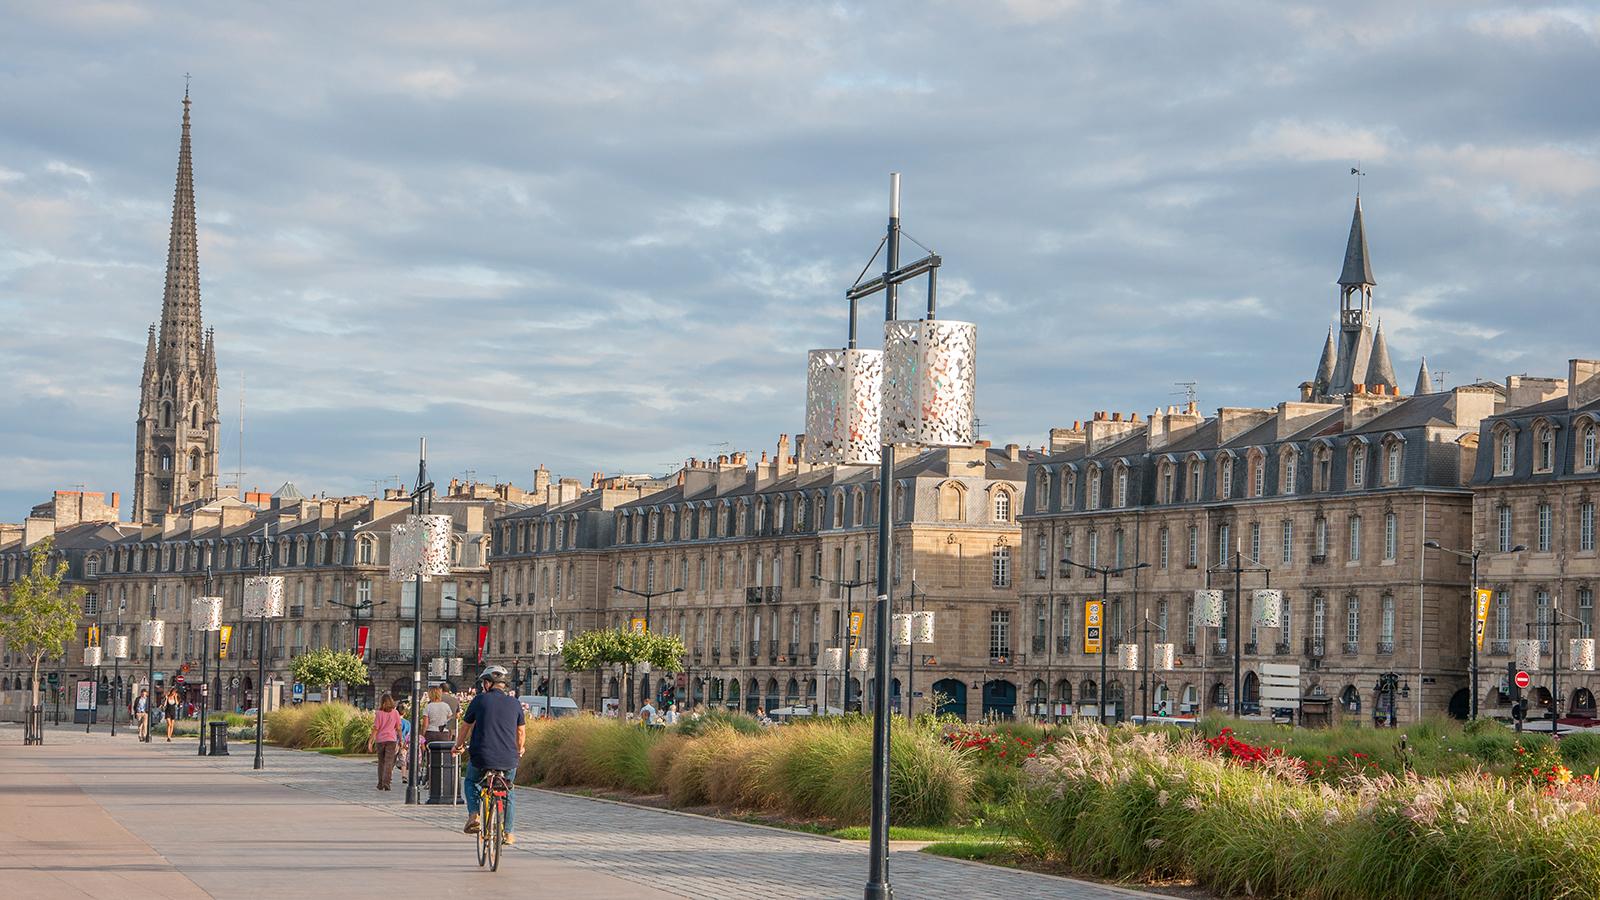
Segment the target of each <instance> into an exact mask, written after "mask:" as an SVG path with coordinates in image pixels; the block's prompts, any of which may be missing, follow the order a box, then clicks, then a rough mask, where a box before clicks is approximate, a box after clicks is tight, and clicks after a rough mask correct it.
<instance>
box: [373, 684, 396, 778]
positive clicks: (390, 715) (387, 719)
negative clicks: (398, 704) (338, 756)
mask: <svg viewBox="0 0 1600 900" xmlns="http://www.w3.org/2000/svg"><path fill="white" fill-rule="evenodd" d="M400 721H401V719H400V713H398V712H396V711H395V708H394V697H392V696H391V695H389V694H388V693H387V692H385V693H384V695H383V699H382V700H380V701H378V711H377V712H375V713H373V714H372V736H371V737H369V738H367V752H368V753H372V752H373V751H374V750H376V751H377V754H378V790H380V791H387V790H390V787H389V781H390V779H391V778H393V777H394V763H395V758H396V757H397V756H398V755H399V752H400Z"/></svg>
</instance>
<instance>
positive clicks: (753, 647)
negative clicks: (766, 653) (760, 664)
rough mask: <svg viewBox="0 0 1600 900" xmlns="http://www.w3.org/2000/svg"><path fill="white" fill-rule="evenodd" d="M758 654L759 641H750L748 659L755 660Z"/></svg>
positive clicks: (759, 651)
mask: <svg viewBox="0 0 1600 900" xmlns="http://www.w3.org/2000/svg"><path fill="white" fill-rule="evenodd" d="M760 655H761V642H760V641H751V642H750V661H751V662H755V661H756V657H758V656H760Z"/></svg>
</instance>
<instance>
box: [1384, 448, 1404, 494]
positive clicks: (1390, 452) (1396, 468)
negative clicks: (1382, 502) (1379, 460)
mask: <svg viewBox="0 0 1600 900" xmlns="http://www.w3.org/2000/svg"><path fill="white" fill-rule="evenodd" d="M1404 450H1405V445H1404V444H1402V443H1401V442H1400V441H1398V440H1391V441H1389V442H1388V443H1387V444H1385V445H1384V448H1383V483H1384V484H1387V485H1389V486H1390V487H1394V486H1395V485H1397V484H1399V483H1400V461H1401V454H1402V453H1403V452H1404Z"/></svg>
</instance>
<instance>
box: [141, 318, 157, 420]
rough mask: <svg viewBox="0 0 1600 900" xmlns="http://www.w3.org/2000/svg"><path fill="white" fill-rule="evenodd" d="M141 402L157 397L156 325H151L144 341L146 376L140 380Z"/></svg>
mask: <svg viewBox="0 0 1600 900" xmlns="http://www.w3.org/2000/svg"><path fill="white" fill-rule="evenodd" d="M139 385H140V391H141V393H142V395H143V396H141V397H140V403H141V404H143V403H144V402H146V401H149V400H152V399H154V398H155V395H156V394H155V391H156V326H155V325H153V324H152V325H151V326H150V331H149V333H148V334H147V335H146V336H145V342H144V377H143V378H141V379H140V380H139Z"/></svg>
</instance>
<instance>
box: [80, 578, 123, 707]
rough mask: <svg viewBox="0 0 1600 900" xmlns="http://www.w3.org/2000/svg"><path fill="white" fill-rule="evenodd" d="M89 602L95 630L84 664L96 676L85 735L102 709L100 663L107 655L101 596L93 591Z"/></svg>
mask: <svg viewBox="0 0 1600 900" xmlns="http://www.w3.org/2000/svg"><path fill="white" fill-rule="evenodd" d="M89 602H90V603H91V604H93V605H94V629H93V632H92V633H93V635H94V639H93V640H91V641H89V642H88V644H86V645H85V646H84V648H83V664H84V665H85V666H88V667H91V668H92V669H94V674H93V675H91V676H90V678H91V679H92V684H93V687H91V688H90V689H89V690H90V691H91V692H92V693H91V694H90V698H91V699H90V701H89V711H88V715H85V716H84V717H83V733H84V734H88V733H89V732H90V730H91V729H92V728H94V719H95V715H94V713H95V710H97V709H99V708H100V661H101V658H102V657H103V656H104V655H105V651H104V650H102V649H101V645H102V644H103V643H104V640H103V639H102V638H101V636H100V633H101V632H100V597H99V595H98V594H96V593H94V592H92V591H91V592H90V593H89ZM90 651H93V652H90ZM113 708H115V707H113Z"/></svg>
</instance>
